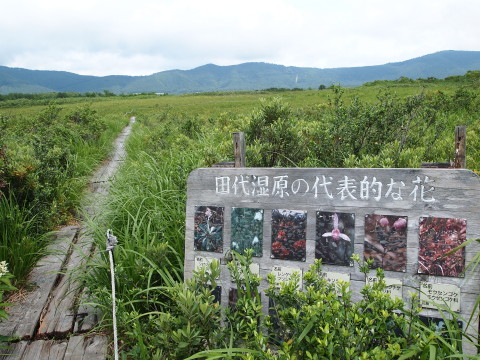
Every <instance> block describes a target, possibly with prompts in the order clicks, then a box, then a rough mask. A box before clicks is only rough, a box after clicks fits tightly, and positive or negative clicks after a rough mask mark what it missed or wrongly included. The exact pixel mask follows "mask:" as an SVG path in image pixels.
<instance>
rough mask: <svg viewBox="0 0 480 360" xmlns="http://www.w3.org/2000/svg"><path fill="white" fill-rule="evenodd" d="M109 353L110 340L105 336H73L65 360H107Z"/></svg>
mask: <svg viewBox="0 0 480 360" xmlns="http://www.w3.org/2000/svg"><path fill="white" fill-rule="evenodd" d="M107 353H108V339H107V337H106V336H105V335H93V336H72V337H71V338H70V340H69V341H68V346H67V350H66V352H65V359H68V360H105V359H106V358H107Z"/></svg>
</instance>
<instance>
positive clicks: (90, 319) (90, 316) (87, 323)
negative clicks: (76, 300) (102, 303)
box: [73, 289, 102, 334]
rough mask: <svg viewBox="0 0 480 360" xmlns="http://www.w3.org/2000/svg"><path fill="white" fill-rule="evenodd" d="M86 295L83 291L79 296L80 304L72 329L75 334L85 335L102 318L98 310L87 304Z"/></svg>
mask: <svg viewBox="0 0 480 360" xmlns="http://www.w3.org/2000/svg"><path fill="white" fill-rule="evenodd" d="M86 293H87V291H86V289H84V290H83V292H82V295H81V296H80V304H79V307H78V310H77V314H76V317H75V326H74V328H73V332H74V333H75V334H78V333H86V332H89V331H91V330H93V328H94V327H95V326H96V325H97V324H98V322H99V320H100V318H101V316H102V312H101V310H100V308H98V307H95V306H93V305H90V304H88V302H89V299H88V297H87V294H86Z"/></svg>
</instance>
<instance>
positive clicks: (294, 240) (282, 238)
mask: <svg viewBox="0 0 480 360" xmlns="http://www.w3.org/2000/svg"><path fill="white" fill-rule="evenodd" d="M306 232H307V212H306V211H302V210H286V209H274V210H272V245H271V251H272V254H271V258H272V259H281V260H294V261H305V257H306V244H307V242H306Z"/></svg>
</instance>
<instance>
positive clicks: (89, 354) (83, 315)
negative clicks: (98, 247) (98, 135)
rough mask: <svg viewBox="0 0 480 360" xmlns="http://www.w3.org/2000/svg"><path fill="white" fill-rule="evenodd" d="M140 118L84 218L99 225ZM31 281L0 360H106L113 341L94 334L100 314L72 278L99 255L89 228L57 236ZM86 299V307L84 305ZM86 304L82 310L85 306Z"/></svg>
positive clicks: (89, 199) (2, 326)
mask: <svg viewBox="0 0 480 360" xmlns="http://www.w3.org/2000/svg"><path fill="white" fill-rule="evenodd" d="M134 122H135V117H131V118H130V123H129V125H128V126H126V127H125V128H124V129H123V131H122V132H121V133H120V135H119V136H118V138H117V139H116V140H115V147H114V151H113V152H112V154H111V156H110V157H109V159H108V160H107V161H105V163H104V164H103V165H102V166H101V167H100V168H99V169H98V170H97V171H96V172H95V174H94V175H93V176H92V179H91V181H90V186H89V189H88V192H87V194H86V196H85V202H84V205H83V209H82V210H83V213H84V214H85V217H86V218H89V219H96V218H98V217H99V216H100V213H101V208H102V204H103V202H104V200H105V199H106V196H107V195H108V190H109V188H110V185H111V183H112V181H113V180H114V176H115V174H116V172H117V171H118V169H119V168H120V166H121V165H122V162H123V160H124V158H125V156H126V151H125V143H126V140H127V139H128V137H129V135H130V133H131V129H132V124H133V123H134ZM47 250H48V252H47V254H48V255H47V256H45V257H44V258H42V259H41V260H40V261H39V263H38V264H37V266H36V267H35V268H34V269H33V271H32V273H31V274H30V277H29V282H30V284H32V287H33V290H32V291H31V292H29V293H27V294H25V296H23V297H22V299H19V300H18V301H17V302H16V303H15V305H14V306H12V307H11V308H10V309H9V314H10V318H9V320H8V321H4V322H0V336H6V337H11V338H13V339H14V341H12V342H10V343H4V345H6V346H8V348H7V349H0V360H3V359H5V360H17V359H22V360H30V359H31V360H39V359H41V360H47V359H48V360H73V359H75V360H87V359H88V360H105V359H106V357H107V352H108V338H107V337H106V336H105V335H103V334H96V333H92V332H91V330H92V329H93V328H94V327H95V325H96V324H97V321H98V318H99V316H100V314H99V313H98V310H96V309H95V308H92V307H90V306H84V305H81V304H82V303H86V301H85V298H84V295H83V286H82V284H79V283H77V282H76V281H75V279H74V278H73V277H70V276H69V274H70V273H72V272H75V270H76V269H81V268H82V267H84V265H85V263H86V261H87V259H88V258H89V257H90V256H91V254H92V253H93V251H94V243H93V239H92V237H90V236H89V234H88V230H87V228H86V225H85V224H80V225H79V226H67V227H64V228H62V229H61V230H60V231H59V232H58V233H57V234H56V239H55V241H53V242H52V244H51V245H50V246H49V248H48V249H47ZM82 299H83V301H82ZM79 304H80V306H79Z"/></svg>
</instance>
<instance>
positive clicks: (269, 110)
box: [245, 98, 305, 167]
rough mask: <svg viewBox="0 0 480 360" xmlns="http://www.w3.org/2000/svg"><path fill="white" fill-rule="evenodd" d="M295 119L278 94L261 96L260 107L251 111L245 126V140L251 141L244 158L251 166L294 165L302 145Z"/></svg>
mask: <svg viewBox="0 0 480 360" xmlns="http://www.w3.org/2000/svg"><path fill="white" fill-rule="evenodd" d="M297 122H298V120H297V119H296V118H295V117H294V116H293V114H292V112H291V109H290V108H289V107H288V105H287V104H285V103H284V102H283V101H282V100H281V99H280V98H273V99H272V100H270V101H267V100H265V99H262V100H261V108H260V110H259V111H258V112H255V113H254V114H253V116H252V119H251V121H250V123H249V125H248V127H247V128H246V130H245V137H246V141H247V142H248V143H249V144H251V149H252V150H251V151H248V152H247V158H249V159H251V160H249V161H251V162H252V163H253V164H252V165H253V166H261V167H275V166H284V167H285V166H286V167H291V166H292V165H293V166H295V164H297V163H298V162H300V161H301V160H302V159H303V158H304V157H305V153H304V150H305V148H303V147H301V146H299V144H301V143H302V133H301V132H300V131H299V129H298V126H297Z"/></svg>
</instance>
